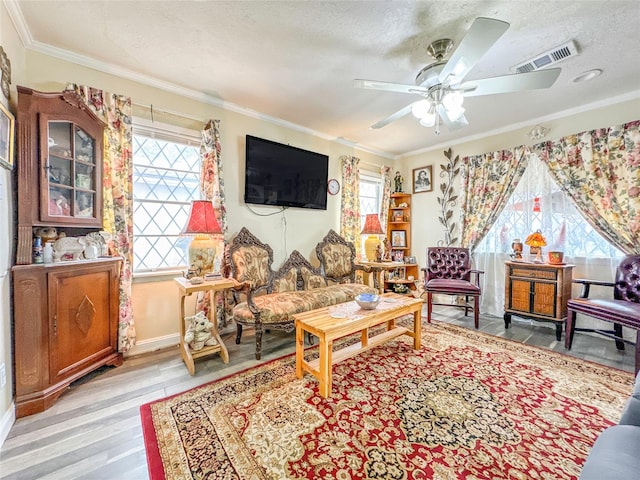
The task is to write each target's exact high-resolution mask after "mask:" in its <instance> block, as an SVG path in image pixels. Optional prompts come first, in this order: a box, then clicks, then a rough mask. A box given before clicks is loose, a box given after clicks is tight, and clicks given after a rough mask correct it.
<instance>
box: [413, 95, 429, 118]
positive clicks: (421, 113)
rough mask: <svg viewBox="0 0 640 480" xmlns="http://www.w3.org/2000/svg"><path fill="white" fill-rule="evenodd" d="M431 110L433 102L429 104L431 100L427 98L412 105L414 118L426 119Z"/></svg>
mask: <svg viewBox="0 0 640 480" xmlns="http://www.w3.org/2000/svg"><path fill="white" fill-rule="evenodd" d="M430 108H431V102H429V100H427V99H426V98H425V99H422V100H418V101H417V102H414V103H413V104H412V105H411V113H413V116H414V117H416V118H424V117H425V116H426V115H428V114H429V109H430Z"/></svg>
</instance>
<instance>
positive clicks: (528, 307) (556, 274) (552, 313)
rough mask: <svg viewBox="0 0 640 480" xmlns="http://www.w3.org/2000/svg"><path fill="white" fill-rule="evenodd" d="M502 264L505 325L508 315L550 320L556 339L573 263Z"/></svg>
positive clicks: (561, 322)
mask: <svg viewBox="0 0 640 480" xmlns="http://www.w3.org/2000/svg"><path fill="white" fill-rule="evenodd" d="M505 267H506V268H505V282H504V285H505V295H504V296H505V306H504V326H505V328H509V324H510V323H511V316H512V315H517V316H519V317H525V318H531V319H533V320H537V321H541V322H554V323H555V324H556V340H558V341H560V339H561V337H562V324H563V323H565V321H566V320H567V301H568V300H569V299H570V298H571V281H572V275H573V267H574V265H551V264H547V263H525V262H506V265H505Z"/></svg>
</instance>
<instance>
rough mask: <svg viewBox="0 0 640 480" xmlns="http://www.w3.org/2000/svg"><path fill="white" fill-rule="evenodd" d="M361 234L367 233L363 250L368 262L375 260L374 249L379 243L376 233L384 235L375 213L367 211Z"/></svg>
mask: <svg viewBox="0 0 640 480" xmlns="http://www.w3.org/2000/svg"><path fill="white" fill-rule="evenodd" d="M360 234H361V235H369V236H368V237H367V239H366V240H365V241H364V252H365V255H366V257H367V260H368V261H369V262H375V261H376V250H377V248H378V246H379V245H380V238H378V235H384V232H383V231H382V227H381V226H380V219H379V218H378V214H377V213H367V216H366V217H365V219H364V228H363V229H362V232H360Z"/></svg>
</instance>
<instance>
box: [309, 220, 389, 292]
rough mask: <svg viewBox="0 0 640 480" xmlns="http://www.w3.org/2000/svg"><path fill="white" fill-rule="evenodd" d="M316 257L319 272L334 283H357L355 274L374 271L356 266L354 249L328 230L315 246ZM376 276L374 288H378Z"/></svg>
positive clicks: (333, 231)
mask: <svg viewBox="0 0 640 480" xmlns="http://www.w3.org/2000/svg"><path fill="white" fill-rule="evenodd" d="M316 256H317V257H318V260H319V261H320V271H321V272H322V274H323V275H324V277H325V278H326V279H327V280H328V281H330V282H334V283H358V281H359V278H357V275H356V272H358V271H361V272H363V273H370V272H372V271H373V270H374V269H372V268H370V267H365V266H362V265H357V264H356V248H355V246H354V245H353V243H351V242H347V241H346V240H345V239H344V238H343V237H341V236H340V235H338V234H337V233H336V232H335V230H333V229H330V230H329V232H328V233H327V234H326V235H325V236H324V238H323V239H322V241H321V242H320V243H318V245H316ZM377 277H378V275H377V274H374V275H373V279H374V287H375V288H378V281H377Z"/></svg>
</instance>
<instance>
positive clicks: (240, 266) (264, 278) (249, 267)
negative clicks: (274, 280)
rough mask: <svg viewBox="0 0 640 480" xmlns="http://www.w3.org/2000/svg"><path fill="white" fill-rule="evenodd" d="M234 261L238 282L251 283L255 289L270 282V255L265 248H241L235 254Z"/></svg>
mask: <svg viewBox="0 0 640 480" xmlns="http://www.w3.org/2000/svg"><path fill="white" fill-rule="evenodd" d="M232 261H233V263H234V265H235V267H236V280H237V281H239V282H245V281H247V282H251V284H252V285H253V286H254V287H260V286H262V285H266V284H267V282H268V281H269V253H268V252H267V251H266V250H265V249H264V248H260V247H257V246H254V245H251V246H247V247H242V248H239V249H238V250H236V251H235V252H233V255H232Z"/></svg>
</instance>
